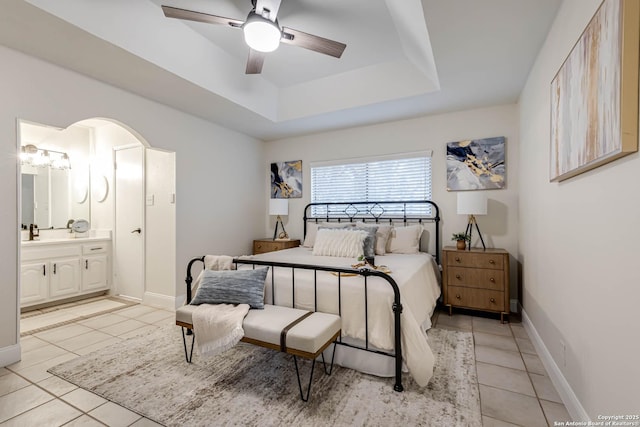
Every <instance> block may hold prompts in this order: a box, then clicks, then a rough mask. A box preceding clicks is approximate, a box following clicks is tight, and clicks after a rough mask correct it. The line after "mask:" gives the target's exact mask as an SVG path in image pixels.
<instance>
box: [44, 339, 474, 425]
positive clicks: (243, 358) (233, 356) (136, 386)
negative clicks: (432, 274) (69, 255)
mask: <svg viewBox="0 0 640 427" xmlns="http://www.w3.org/2000/svg"><path fill="white" fill-rule="evenodd" d="M429 341H430V345H431V348H432V349H433V352H434V354H435V356H436V368H435V372H434V376H433V378H432V380H431V382H430V383H429V385H428V386H427V387H424V388H420V387H418V386H417V385H416V384H415V383H414V382H413V380H412V379H411V378H410V376H409V375H405V377H404V378H403V385H404V387H405V391H404V392H402V393H398V392H394V391H393V379H392V378H378V377H374V376H371V375H366V374H362V373H359V372H356V371H354V370H351V369H346V368H341V367H339V366H335V367H334V370H333V374H332V375H331V376H327V375H325V374H324V372H323V370H322V364H319V365H318V366H316V370H315V372H314V381H313V385H312V389H311V398H310V400H309V402H307V403H305V402H302V401H301V400H300V396H299V391H298V384H297V380H296V376H295V368H294V364H293V360H292V358H291V356H289V355H286V354H283V353H278V352H275V351H273V350H267V349H263V348H261V347H256V346H252V345H249V344H244V343H240V344H238V345H237V346H235V347H234V348H232V349H231V350H229V351H227V352H225V353H224V354H222V355H219V356H216V357H213V358H210V359H203V358H200V357H199V356H198V355H197V354H194V357H193V363H192V364H187V363H186V361H185V359H184V351H183V347H182V338H181V337H180V328H179V327H177V326H173V327H167V328H162V329H159V330H158V331H156V332H155V333H152V334H148V335H142V336H138V337H134V338H131V339H129V340H127V341H124V342H122V343H119V344H116V345H113V346H111V347H107V348H104V349H101V350H98V351H96V352H94V353H91V354H88V355H86V356H82V357H79V358H77V359H74V360H71V361H69V362H66V363H63V364H61V365H58V366H55V367H53V368H51V369H50V370H49V372H51V373H52V374H54V375H57V376H59V377H61V378H63V379H65V380H67V381H69V382H71V383H74V384H76V385H78V386H79V387H81V388H83V389H86V390H89V391H91V392H93V393H96V394H98V395H100V396H102V397H104V398H105V399H108V400H110V401H113V402H115V403H117V404H119V405H121V406H124V407H126V408H128V409H130V410H132V411H134V412H137V413H139V414H140V415H143V416H145V417H147V418H150V419H152V420H154V421H156V422H158V423H161V424H164V425H166V426H219V425H248V426H281V425H296V426H330V425H336V426H378V425H381V426H382V425H384V426H389V425H405V426H481V425H482V420H481V415H480V399H479V393H478V386H477V377H476V368H475V359H474V350H473V337H472V335H471V333H468V332H458V331H448V330H443V329H432V330H431V331H429ZM309 368H310V363H309V362H308V361H306V360H303V361H302V367H301V374H302V381H303V384H304V382H305V378H307V379H308V374H309Z"/></svg>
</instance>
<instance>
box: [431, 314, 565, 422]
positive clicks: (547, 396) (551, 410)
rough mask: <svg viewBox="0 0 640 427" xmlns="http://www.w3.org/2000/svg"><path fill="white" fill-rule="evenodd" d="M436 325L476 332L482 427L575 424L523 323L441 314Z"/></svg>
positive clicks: (436, 320)
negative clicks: (572, 422) (560, 422)
mask: <svg viewBox="0 0 640 427" xmlns="http://www.w3.org/2000/svg"><path fill="white" fill-rule="evenodd" d="M512 317H513V316H512ZM433 320H434V324H435V325H436V327H438V328H442V329H453V330H457V331H468V332H472V333H473V338H474V342H475V355H476V370H477V374H478V383H479V388H480V407H481V411H482V423H483V425H484V427H494V426H495V427H503V426H514V425H515V426H527V427H528V426H532V427H534V426H545V427H546V426H553V424H554V421H570V420H571V418H570V417H569V414H568V413H567V410H566V409H565V407H564V405H563V404H562V400H561V399H560V396H559V395H558V393H557V392H556V390H555V388H554V386H553V384H552V383H551V380H550V379H549V376H548V375H547V372H546V371H545V369H544V366H543V365H542V362H541V361H540V358H539V357H538V355H537V354H536V351H535V348H534V347H533V344H532V343H531V341H530V340H529V336H528V335H527V332H526V331H525V329H524V327H523V326H522V323H519V322H518V321H516V320H514V319H512V320H511V323H505V324H502V323H500V321H499V320H497V319H492V318H484V317H475V316H468V315H464V314H457V313H455V312H454V314H453V316H449V315H448V313H446V312H443V311H440V312H437V313H436V315H435V319H433Z"/></svg>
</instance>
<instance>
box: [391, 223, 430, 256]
mask: <svg viewBox="0 0 640 427" xmlns="http://www.w3.org/2000/svg"><path fill="white" fill-rule="evenodd" d="M422 230H423V228H422V225H420V224H415V225H408V226H406V227H394V228H393V232H392V233H391V239H389V252H391V253H393V254H417V253H418V252H420V236H422Z"/></svg>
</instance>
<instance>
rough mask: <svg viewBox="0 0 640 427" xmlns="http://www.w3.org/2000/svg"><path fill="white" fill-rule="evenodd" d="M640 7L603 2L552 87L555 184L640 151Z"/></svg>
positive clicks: (622, 0)
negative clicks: (639, 119)
mask: <svg viewBox="0 0 640 427" xmlns="http://www.w3.org/2000/svg"><path fill="white" fill-rule="evenodd" d="M639 51H640V2H638V1H637V0H604V1H603V2H602V4H601V5H600V7H599V9H598V10H597V11H596V13H595V15H594V16H593V18H591V21H590V22H589V24H588V25H587V27H586V28H585V30H584V31H583V33H582V35H581V36H580V38H579V40H578V42H577V43H576V44H575V46H574V47H573V49H572V50H571V52H570V53H569V56H568V57H567V58H566V59H565V61H564V63H563V64H562V66H561V67H560V70H559V71H558V73H557V74H556V75H555V77H554V78H553V80H552V82H551V144H550V150H551V152H550V168H549V178H550V180H551V181H563V180H565V179H567V178H571V177H573V176H576V175H578V174H580V173H583V172H586V171H588V170H591V169H593V168H596V167H598V166H601V165H603V164H605V163H608V162H610V161H612V160H615V159H617V158H620V157H622V156H626V155H627V154H630V153H633V152H636V151H638V62H639V61H638V56H639V55H638V52H639Z"/></svg>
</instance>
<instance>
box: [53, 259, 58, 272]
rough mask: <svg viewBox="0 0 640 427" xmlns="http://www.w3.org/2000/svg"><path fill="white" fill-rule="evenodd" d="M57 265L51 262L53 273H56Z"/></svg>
mask: <svg viewBox="0 0 640 427" xmlns="http://www.w3.org/2000/svg"><path fill="white" fill-rule="evenodd" d="M57 265H58V264H57V263H55V262H54V263H53V274H56V270H57V267H56V266H57Z"/></svg>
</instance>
